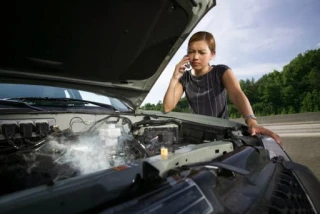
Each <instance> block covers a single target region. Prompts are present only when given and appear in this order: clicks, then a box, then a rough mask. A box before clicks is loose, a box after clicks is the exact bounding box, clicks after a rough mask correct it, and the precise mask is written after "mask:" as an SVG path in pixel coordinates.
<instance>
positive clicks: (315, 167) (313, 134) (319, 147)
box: [263, 122, 320, 181]
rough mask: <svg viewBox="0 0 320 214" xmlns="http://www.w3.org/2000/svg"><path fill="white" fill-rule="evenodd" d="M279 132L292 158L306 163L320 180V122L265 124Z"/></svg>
mask: <svg viewBox="0 0 320 214" xmlns="http://www.w3.org/2000/svg"><path fill="white" fill-rule="evenodd" d="M263 126H264V127H266V128H269V129H271V130H272V131H273V132H275V133H277V134H278V135H279V136H280V137H281V138H282V141H283V142H284V149H285V150H286V152H287V153H288V154H289V156H290V157H291V159H292V160H293V161H295V162H297V163H300V164H303V165H306V166H307V167H309V169H310V170H311V171H312V172H313V173H314V174H315V175H316V176H317V178H318V179H319V181H320V122H316V123H305V122H304V123H303V122H298V123H283V124H263Z"/></svg>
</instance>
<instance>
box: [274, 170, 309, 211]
mask: <svg viewBox="0 0 320 214" xmlns="http://www.w3.org/2000/svg"><path fill="white" fill-rule="evenodd" d="M277 181H278V184H277V185H276V188H275V190H274V191H273V193H272V196H271V199H270V203H269V213H272V214H273V213H274V214H277V213H308V214H309V213H310V214H312V213H315V212H314V211H313V209H312V206H311V204H310V202H309V200H308V198H307V196H306V194H305V193H304V191H303V189H302V187H301V186H300V184H299V183H298V181H297V179H296V178H295V177H294V175H293V174H292V172H291V171H290V170H286V169H284V170H282V171H281V173H280V174H279V176H278V178H277Z"/></svg>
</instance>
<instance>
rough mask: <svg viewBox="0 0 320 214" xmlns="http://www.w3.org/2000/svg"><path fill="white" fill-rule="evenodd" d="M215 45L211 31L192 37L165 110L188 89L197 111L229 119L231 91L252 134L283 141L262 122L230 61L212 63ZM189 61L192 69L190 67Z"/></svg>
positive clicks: (173, 79)
mask: <svg viewBox="0 0 320 214" xmlns="http://www.w3.org/2000/svg"><path fill="white" fill-rule="evenodd" d="M215 46H216V45H215V40H214V37H213V35H212V34H211V33H208V32H204V31H201V32H197V33H195V34H194V35H193V36H192V37H191V38H190V40H189V43H188V54H187V55H186V56H185V57H183V59H182V60H181V61H180V62H179V63H178V64H177V65H176V67H175V71H174V73H173V75H172V78H171V80H170V84H169V87H168V89H167V92H166V94H165V96H164V100H163V105H164V111H165V112H170V111H171V110H172V109H173V108H174V107H175V106H176V105H177V103H178V101H179V100H180V98H181V96H182V94H183V92H185V93H186V98H187V100H188V102H189V105H190V107H191V110H192V111H193V112H194V113H196V114H201V115H208V116H213V117H219V118H225V119H228V109H227V98H226V95H227V93H228V95H229V97H230V100H231V101H232V102H233V103H234V105H235V106H236V107H237V109H238V110H239V111H240V113H241V115H242V116H243V117H244V119H245V122H246V124H247V125H248V127H249V132H250V133H251V134H252V135H256V134H263V135H268V136H270V137H272V138H274V139H275V140H276V141H277V142H278V143H279V144H280V145H282V143H281V140H280V137H279V136H278V135H276V134H275V133H273V132H272V131H270V130H268V129H266V128H264V127H262V126H259V125H258V123H257V121H256V118H255V117H254V114H253V111H252V108H251V105H250V103H249V100H248V98H247V97H246V95H245V94H244V93H243V91H242V90H241V87H240V84H239V82H238V80H237V78H236V77H235V75H234V74H233V72H232V70H231V69H230V68H229V67H228V66H226V65H215V66H210V64H209V62H210V60H212V59H213V57H214V56H215ZM189 63H190V64H191V67H192V69H190V70H186V69H187V65H188V64H189Z"/></svg>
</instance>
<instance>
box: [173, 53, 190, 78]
mask: <svg viewBox="0 0 320 214" xmlns="http://www.w3.org/2000/svg"><path fill="white" fill-rule="evenodd" d="M187 63H189V57H188V56H184V57H183V58H182V60H181V61H180V62H179V63H178V64H177V65H176V67H175V70H174V73H173V76H172V78H173V79H175V80H178V79H179V78H180V77H181V76H182V75H183V73H184V72H185V71H186V68H187V67H186V64H187Z"/></svg>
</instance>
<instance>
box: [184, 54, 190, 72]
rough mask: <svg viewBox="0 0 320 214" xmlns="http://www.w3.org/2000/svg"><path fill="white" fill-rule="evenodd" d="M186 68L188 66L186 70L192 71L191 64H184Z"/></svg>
mask: <svg viewBox="0 0 320 214" xmlns="http://www.w3.org/2000/svg"><path fill="white" fill-rule="evenodd" d="M187 56H188V54H186V55H185V57H187ZM184 66H186V69H185V70H190V69H191V65H190V62H187V63H186V64H184Z"/></svg>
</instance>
